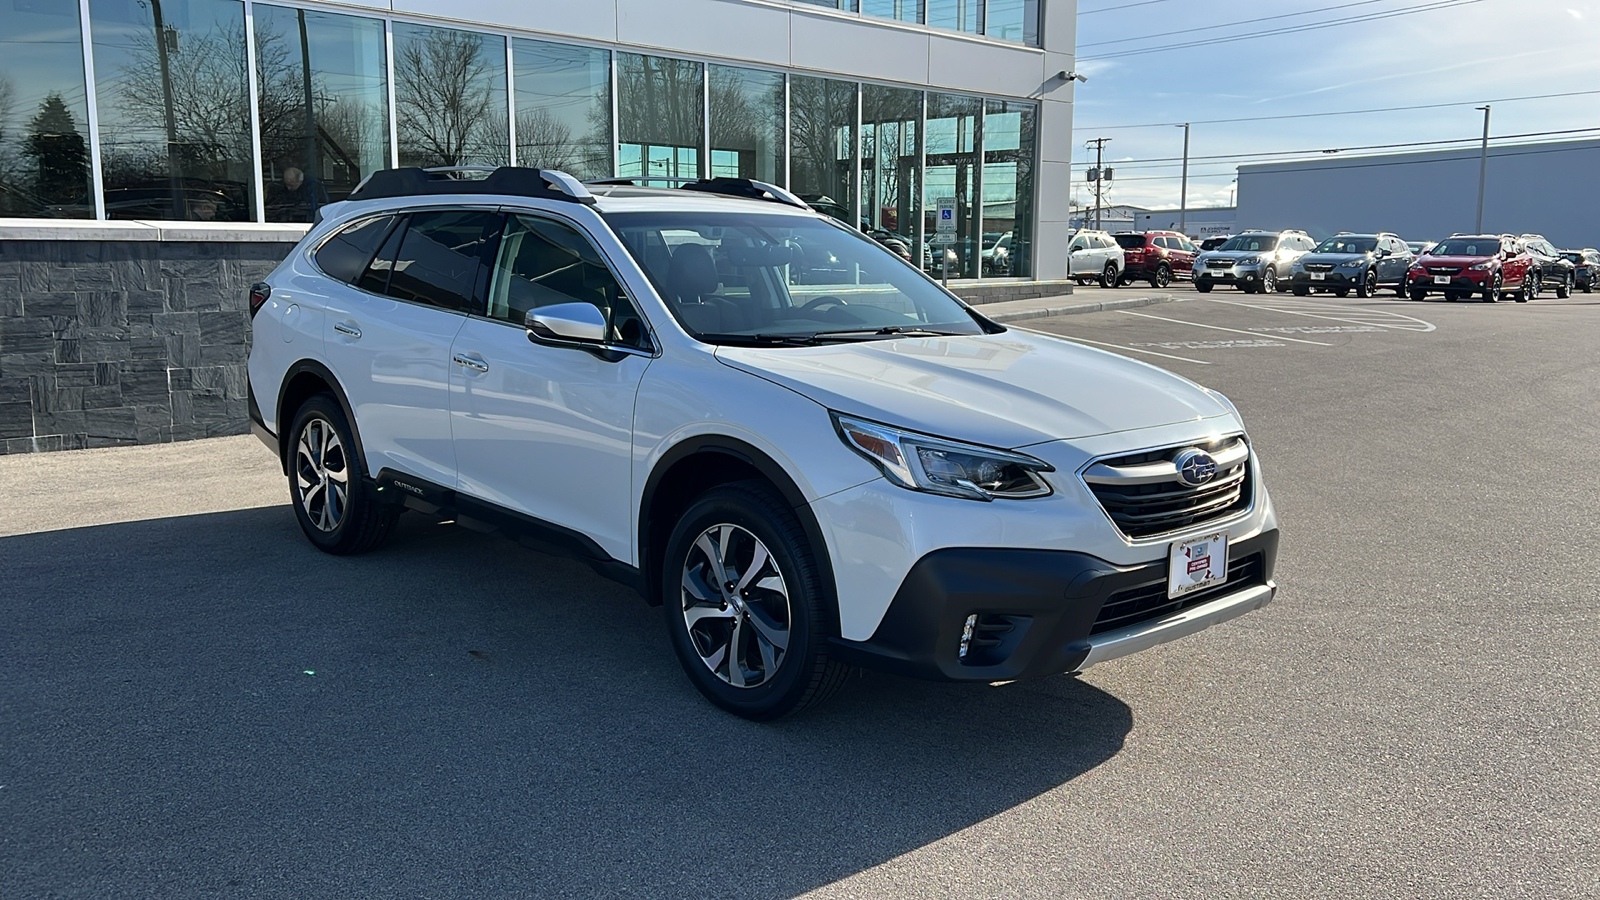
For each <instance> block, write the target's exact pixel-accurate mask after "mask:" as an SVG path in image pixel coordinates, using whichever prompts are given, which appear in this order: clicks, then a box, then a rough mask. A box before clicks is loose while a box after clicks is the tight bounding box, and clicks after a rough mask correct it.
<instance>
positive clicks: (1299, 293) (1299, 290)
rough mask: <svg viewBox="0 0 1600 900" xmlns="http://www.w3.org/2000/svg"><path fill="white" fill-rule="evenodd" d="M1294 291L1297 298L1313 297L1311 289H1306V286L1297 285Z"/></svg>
mask: <svg viewBox="0 0 1600 900" xmlns="http://www.w3.org/2000/svg"><path fill="white" fill-rule="evenodd" d="M1293 290H1294V295H1295V296H1296V297H1309V296H1311V288H1308V287H1306V286H1304V285H1299V284H1297V285H1295V286H1294V288H1293Z"/></svg>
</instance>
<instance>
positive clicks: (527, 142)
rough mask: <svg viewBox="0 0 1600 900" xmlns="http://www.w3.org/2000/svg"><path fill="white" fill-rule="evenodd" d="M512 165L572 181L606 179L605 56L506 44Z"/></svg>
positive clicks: (607, 112) (536, 44) (608, 172)
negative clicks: (513, 120)
mask: <svg viewBox="0 0 1600 900" xmlns="http://www.w3.org/2000/svg"><path fill="white" fill-rule="evenodd" d="M512 51H513V54H512V59H513V60H514V63H513V65H514V66H515V72H514V75H515V78H514V79H513V81H514V84H515V86H516V94H515V100H516V104H517V165H519V166H528V167H530V168H535V169H559V170H561V171H563V172H566V173H568V174H570V175H574V176H577V177H578V178H583V179H589V178H609V177H610V176H611V53H610V52H609V51H606V50H595V49H592V48H589V47H570V46H567V45H564V44H552V43H548V42H545V41H533V40H526V39H523V38H517V39H515V40H514V41H513V42H512Z"/></svg>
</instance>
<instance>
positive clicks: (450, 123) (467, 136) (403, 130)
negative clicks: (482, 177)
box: [395, 28, 507, 166]
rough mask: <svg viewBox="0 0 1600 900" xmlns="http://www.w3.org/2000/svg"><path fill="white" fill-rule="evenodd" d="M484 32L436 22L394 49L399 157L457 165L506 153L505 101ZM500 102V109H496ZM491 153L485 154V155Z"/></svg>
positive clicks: (420, 162) (418, 162) (417, 162)
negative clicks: (495, 84) (498, 95)
mask: <svg viewBox="0 0 1600 900" xmlns="http://www.w3.org/2000/svg"><path fill="white" fill-rule="evenodd" d="M485 51H486V48H485V47H484V39H483V37H482V36H481V35H476V34H471V33H469V32H465V31H454V30H451V29H445V28H438V29H431V30H429V31H428V33H427V36H426V37H423V38H421V39H420V40H411V41H407V42H406V43H405V45H404V46H403V47H397V48H396V53H395V118H396V123H397V125H398V130H399V136H400V157H401V161H402V162H405V163H410V164H412V165H423V166H459V165H464V164H466V163H468V162H494V161H498V160H497V159H496V154H495V150H494V148H495V141H496V135H495V133H494V131H493V129H494V126H495V125H497V124H498V125H499V126H500V130H499V137H498V141H499V144H500V145H501V147H500V149H499V152H498V154H497V155H498V157H499V158H502V159H503V158H504V157H505V156H506V148H505V147H504V145H505V144H506V143H507V142H506V140H505V137H504V135H505V121H506V114H505V110H504V101H503V100H502V101H501V102H500V103H499V104H497V103H496V102H495V97H494V94H493V93H492V92H491V90H490V86H491V83H492V78H493V76H494V74H495V73H494V71H493V69H492V68H491V67H490V64H489V54H488V53H486V52H485ZM496 106H500V107H501V108H500V109H496V108H495V107H496ZM486 156H487V157H488V158H485V157H486Z"/></svg>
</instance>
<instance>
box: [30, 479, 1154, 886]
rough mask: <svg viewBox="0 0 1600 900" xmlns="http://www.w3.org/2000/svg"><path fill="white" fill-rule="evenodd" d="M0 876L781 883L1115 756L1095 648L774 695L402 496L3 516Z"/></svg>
mask: <svg viewBox="0 0 1600 900" xmlns="http://www.w3.org/2000/svg"><path fill="white" fill-rule="evenodd" d="M0 572H3V573H4V575H3V579H4V581H3V590H0V612H3V615H4V620H5V625H4V626H3V628H0V659H4V660H5V665H4V666H0V734H4V735H5V738H4V741H3V744H0V785H3V786H0V833H4V834H7V835H9V836H10V837H9V838H7V839H6V840H5V841H4V842H3V843H0V896H11V897H22V896H44V895H52V896H54V895H58V894H61V895H66V894H74V895H76V894H86V895H101V896H109V895H113V894H114V895H116V896H120V897H132V896H178V895H192V894H200V893H219V894H223V895H237V896H253V897H261V896H287V897H339V896H360V897H398V896H428V897H448V896H474V897H481V896H539V895H547V896H549V895H560V896H590V895H612V896H614V895H618V894H625V895H653V896H696V897H701V896H704V897H709V896H725V895H735V894H737V895H739V896H742V897H757V898H759V897H774V898H776V897H789V896H793V895H795V894H799V893H802V892H804V891H806V890H809V889H812V888H816V887H819V886H821V885H825V884H828V883H830V882H833V881H836V880H838V879H840V878H844V877H846V876H849V875H852V874H855V873H857V872H860V871H863V870H865V869H868V868H870V867H872V866H875V865H878V864H880V863H883V862H885V861H887V860H889V859H892V858H894V857H896V856H898V855H900V854H903V853H906V852H908V851H911V850H915V849H917V848H919V847H922V846H925V845H927V844H929V843H931V842H934V841H937V840H939V839H941V838H944V837H947V836H949V835H951V834H954V833H956V832H958V831H960V830H962V829H965V828H967V827H969V826H972V825H974V824H976V823H978V822H981V821H983V820H984V819H987V818H989V817H992V816H995V815H997V814H999V813H1002V812H1004V811H1005V810H1007V809H1010V808H1011V807H1014V806H1016V805H1018V804H1021V803H1025V802H1027V801H1029V800H1031V799H1033V798H1035V797H1037V796H1039V795H1041V794H1044V793H1046V792H1049V791H1051V790H1054V789H1056V788H1059V787H1061V786H1062V785H1063V784H1065V783H1067V782H1069V781H1070V780H1072V779H1073V778H1075V777H1076V776H1078V775H1080V774H1082V773H1084V772H1086V771H1088V770H1090V769H1092V768H1093V767H1095V766H1097V765H1099V764H1100V763H1102V762H1104V761H1105V760H1107V759H1109V758H1110V757H1112V756H1113V755H1115V754H1116V753H1117V752H1118V751H1119V750H1120V748H1121V747H1122V743H1123V740H1124V738H1125V736H1126V735H1127V733H1128V731H1129V729H1130V728H1131V726H1132V714H1131V712H1130V711H1129V709H1128V708H1127V707H1126V706H1125V705H1124V704H1123V703H1121V702H1120V701H1119V700H1117V699H1116V698H1114V697H1112V696H1110V695H1108V694H1106V693H1104V692H1102V691H1100V690H1098V689H1096V688H1093V687H1091V686H1089V685H1087V684H1084V683H1083V682H1081V681H1076V680H1071V679H1056V680H1052V681H1049V682H1046V683H1045V684H1047V685H1048V686H1047V687H1039V686H1035V685H1030V684H1026V683H1023V684H1014V685H1007V686H1002V687H991V686H988V685H941V684H929V683H923V682H915V681H908V680H903V679H898V678H893V677H889V676H883V675H876V674H866V675H862V676H859V677H857V678H855V679H853V680H852V683H851V685H850V687H848V688H847V689H846V690H845V691H844V692H843V693H842V694H841V695H839V696H837V697H835V698H834V699H833V700H832V701H830V702H829V703H828V704H825V705H824V706H822V707H820V708H818V709H816V710H813V711H811V712H809V713H805V714H802V715H799V716H796V717H793V718H791V719H787V720H784V721H782V722H779V723H776V724H767V725H761V724H754V723H750V722H745V721H743V720H740V719H737V718H735V717H732V716H729V715H727V714H725V713H723V712H721V711H719V710H717V709H715V708H713V707H711V706H710V705H709V704H707V703H706V702H705V701H704V700H702V699H701V697H700V696H699V695H698V694H697V693H695V691H694V689H693V688H692V687H691V686H690V684H689V683H688V681H687V679H685V678H684V676H683V674H682V672H681V671H680V670H679V668H678V663H677V660H676V659H675V658H674V657H673V655H672V653H671V650H670V648H669V647H668V644H667V642H666V640H665V637H664V635H663V634H662V628H661V624H660V612H659V610H657V609H654V608H650V607H647V606H646V605H645V604H644V603H643V602H641V601H640V600H639V599H638V597H637V596H636V595H635V594H633V593H631V592H630V591H628V590H626V589H625V588H621V587H619V586H617V585H614V584H613V583H611V582H609V581H606V580H604V579H601V578H600V577H598V576H596V575H594V574H593V573H592V572H590V571H589V570H588V569H587V568H586V567H585V566H583V565H581V564H579V563H576V562H573V561H571V560H565V559H560V558H556V557H550V556H545V555H542V554H538V553H534V552H532V551H528V550H525V549H522V548H521V547H519V546H518V545H516V544H513V543H511V542H509V541H506V540H503V539H501V538H498V537H493V536H486V535H482V534H478V533H474V532H471V531H467V530H465V529H462V528H458V527H456V526H453V525H440V524H436V523H430V522H426V521H423V520H421V519H420V518H417V517H414V516H408V517H406V519H404V520H403V521H402V524H401V527H400V529H399V530H398V531H397V534H396V537H395V539H394V540H393V541H391V543H390V544H388V545H387V546H386V547H384V548H383V549H381V550H379V551H377V552H374V553H371V554H367V555H365V556H360V557H350V558H334V557H329V556H325V555H323V554H321V553H318V552H316V551H315V550H313V549H312V548H311V547H310V545H309V544H307V543H306V542H305V540H304V539H303V537H302V536H301V535H300V533H299V530H298V528H297V527H296V525H295V522H294V518H293V514H292V513H291V512H290V510H289V508H288V507H287V506H282V507H266V508H260V509H248V510H240V511H235V512H226V513H216V514H209V515H197V516H189V517H182V518H168V519H156V520H149V521H140V522H129V523H122V524H114V525H103V526H95V527H86V528H78V529H71V530H63V531H55V532H49V533H36V534H26V535H20V536H14V537H7V538H3V539H0Z"/></svg>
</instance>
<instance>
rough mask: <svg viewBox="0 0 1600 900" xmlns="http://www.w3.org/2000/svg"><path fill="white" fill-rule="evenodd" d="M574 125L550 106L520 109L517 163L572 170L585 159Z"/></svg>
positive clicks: (518, 111) (566, 170)
mask: <svg viewBox="0 0 1600 900" xmlns="http://www.w3.org/2000/svg"><path fill="white" fill-rule="evenodd" d="M583 155H584V154H583V148H582V147H580V146H579V145H578V142H577V141H574V140H573V139H572V128H571V126H569V125H567V124H566V123H564V122H562V121H561V120H560V119H558V118H556V116H555V115H554V114H552V113H551V112H550V111H549V110H547V109H519V110H517V165H519V166H527V167H529V168H534V169H560V170H561V171H563V172H571V171H573V170H574V169H578V168H579V167H580V165H581V163H582V161H583Z"/></svg>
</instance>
